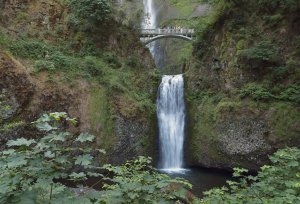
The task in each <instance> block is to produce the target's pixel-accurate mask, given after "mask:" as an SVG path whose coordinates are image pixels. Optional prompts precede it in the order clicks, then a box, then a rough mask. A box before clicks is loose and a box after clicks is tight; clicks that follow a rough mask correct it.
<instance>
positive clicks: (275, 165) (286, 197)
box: [200, 147, 300, 204]
mask: <svg viewBox="0 0 300 204" xmlns="http://www.w3.org/2000/svg"><path fill="white" fill-rule="evenodd" d="M270 160H271V162H272V165H270V166H269V165H265V166H263V167H261V170H260V171H259V172H258V175H257V176H251V175H250V176H245V173H247V172H248V171H247V170H245V169H240V168H235V169H234V170H235V172H234V174H233V176H234V177H237V178H240V180H239V181H238V182H236V181H228V182H227V183H228V185H229V187H223V188H217V189H212V190H210V191H208V192H205V193H204V194H205V197H204V198H203V199H202V200H201V202H200V203H206V204H208V203H232V204H233V203H236V204H238V203H300V179H299V178H300V173H299V168H300V149H299V148H296V147H294V148H286V149H282V150H278V151H277V152H276V153H275V154H274V155H272V156H270Z"/></svg>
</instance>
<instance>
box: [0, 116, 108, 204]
mask: <svg viewBox="0 0 300 204" xmlns="http://www.w3.org/2000/svg"><path fill="white" fill-rule="evenodd" d="M63 121H65V122H69V123H71V124H75V123H76V120H75V119H73V118H69V117H68V116H67V114H66V113H52V114H49V115H47V114H44V115H43V116H42V117H41V118H40V119H39V120H37V121H36V122H35V124H36V127H37V128H38V129H39V130H41V131H43V132H46V135H45V136H44V137H42V138H41V139H38V140H34V139H25V138H19V139H17V140H10V141H8V142H7V144H6V145H7V147H9V149H6V150H4V151H2V152H1V153H0V164H1V165H0V202H1V203H23V202H25V200H28V199H30V200H34V203H46V202H48V201H49V200H53V202H54V203H55V202H56V203H58V201H57V199H62V198H64V197H65V198H66V199H67V198H70V197H69V196H71V195H72V193H71V191H70V190H69V189H67V188H66V186H64V185H63V184H60V183H57V182H55V180H56V179H69V180H74V181H82V180H85V179H86V177H87V176H88V175H90V176H101V174H99V173H96V172H95V171H96V170H97V169H98V168H97V167H95V166H92V165H91V164H92V161H93V159H94V157H93V156H91V155H90V154H89V153H90V152H91V151H92V149H91V148H85V149H81V148H78V147H74V148H71V147H67V146H66V144H67V143H72V142H73V141H74V143H76V145H75V146H78V145H80V144H81V143H86V142H92V141H93V140H94V138H95V137H94V136H92V135H89V134H80V135H79V136H78V137H73V136H72V135H71V133H69V132H63V131H60V127H61V126H60V124H61V123H60V122H63ZM75 152H76V156H75V155H74V153H75ZM99 152H103V151H102V150H99ZM75 166H77V167H78V168H79V169H80V168H81V169H85V171H84V172H79V173H77V172H74V167H75ZM71 198H72V196H71ZM73 198H75V194H74V193H73ZM61 202H62V201H61ZM31 203H33V202H31Z"/></svg>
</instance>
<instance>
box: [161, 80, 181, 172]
mask: <svg viewBox="0 0 300 204" xmlns="http://www.w3.org/2000/svg"><path fill="white" fill-rule="evenodd" d="M157 117H158V126H159V139H160V141H159V142H160V162H161V168H162V170H165V171H170V172H177V171H181V170H183V169H182V166H183V143H184V126H185V104H184V80H183V76H182V75H174V76H170V75H165V76H163V78H162V82H161V84H160V86H159V95H158V98H157Z"/></svg>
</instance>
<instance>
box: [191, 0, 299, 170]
mask: <svg viewBox="0 0 300 204" xmlns="http://www.w3.org/2000/svg"><path fill="white" fill-rule="evenodd" d="M203 2H206V3H209V4H210V5H212V9H211V11H210V12H208V13H207V15H205V16H201V17H198V18H197V21H198V24H197V25H196V26H195V29H196V30H197V39H196V42H195V43H194V51H193V57H192V58H191V61H192V63H191V66H190V70H189V72H188V73H187V74H186V79H187V92H186V95H187V100H188V104H189V109H190V111H189V114H190V117H191V124H190V127H191V135H190V138H189V141H190V142H189V144H190V146H192V147H193V148H192V149H191V151H190V152H189V153H188V154H189V155H190V161H191V163H195V162H199V163H201V164H204V165H206V166H217V167H224V165H225V166H230V167H234V166H235V165H237V164H241V165H242V166H243V167H247V168H254V169H255V168H256V169H257V168H258V167H259V166H260V165H261V164H263V163H265V162H266V161H267V160H268V159H267V155H268V154H269V153H271V152H274V151H275V150H276V149H277V148H282V147H284V146H285V145H288V146H298V145H300V140H299V137H298V136H297V135H299V131H300V130H299V126H300V124H299V121H300V118H299V116H300V114H299V112H300V108H299V96H300V92H299V91H300V84H299V79H300V78H299V77H300V75H299V73H300V72H299V61H300V55H299V54H300V53H299V36H300V31H299V29H298V28H299V22H300V20H299V19H300V16H299V11H300V5H299V1H296V0H287V1H269V0H261V1H223V0H216V1H203ZM208 107H210V108H208ZM291 109H293V114H291V112H290V110H291ZM208 113H209V114H208ZM208 115H209V117H206V116H208ZM279 115H280V116H279ZM278 116H279V117H278ZM199 121H201V122H199ZM287 129H288V130H289V131H287ZM229 130H230V131H231V130H232V131H234V133H230V131H229ZM233 135H235V136H233ZM245 135H246V137H245V138H244V136H245ZM228 138H234V139H228ZM242 140H243V141H244V142H241V141H242ZM258 141H259V142H258ZM239 142H241V143H239ZM238 143H239V144H240V145H237V144H238ZM201 144H205V145H201ZM225 144H227V145H225ZM246 144H247V145H246ZM252 145H256V147H257V148H250V149H249V147H250V146H252ZM233 146H236V147H237V148H238V147H243V148H241V151H239V152H235V154H237V155H238V156H237V155H235V156H234V159H232V154H233V151H231V150H230V149H231V148H229V147H233ZM211 149H213V150H214V151H211ZM250 150H251V151H250ZM208 152H210V153H208ZM224 155H225V156H224ZM226 155H227V156H226ZM250 155H251V156H250ZM204 157H205V158H207V157H209V158H210V159H204ZM251 157H252V158H256V159H253V160H251V159H250V158H251ZM246 161H247V162H246ZM258 163H260V165H257V164H258ZM252 164H253V165H252Z"/></svg>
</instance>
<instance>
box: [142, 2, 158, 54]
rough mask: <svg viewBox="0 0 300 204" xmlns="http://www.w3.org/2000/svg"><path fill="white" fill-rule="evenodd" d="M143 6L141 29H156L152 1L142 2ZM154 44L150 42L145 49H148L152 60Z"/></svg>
mask: <svg viewBox="0 0 300 204" xmlns="http://www.w3.org/2000/svg"><path fill="white" fill-rule="evenodd" d="M143 4H144V21H143V22H142V28H143V29H155V28H157V19H156V10H155V4H154V0H143ZM155 46H156V43H155V42H152V43H150V44H149V45H148V46H147V47H148V48H149V50H150V52H151V54H152V56H153V58H154V59H155V55H156V54H155Z"/></svg>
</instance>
